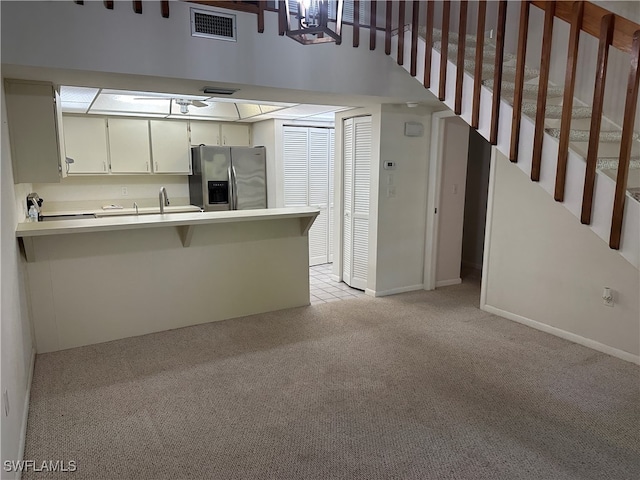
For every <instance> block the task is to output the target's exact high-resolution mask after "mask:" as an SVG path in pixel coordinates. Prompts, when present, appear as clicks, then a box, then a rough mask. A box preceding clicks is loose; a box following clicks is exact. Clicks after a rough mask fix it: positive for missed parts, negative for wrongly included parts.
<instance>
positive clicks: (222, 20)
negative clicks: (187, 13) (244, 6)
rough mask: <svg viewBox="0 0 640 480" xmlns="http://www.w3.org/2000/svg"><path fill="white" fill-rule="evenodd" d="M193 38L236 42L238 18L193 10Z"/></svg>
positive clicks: (225, 14)
mask: <svg viewBox="0 0 640 480" xmlns="http://www.w3.org/2000/svg"><path fill="white" fill-rule="evenodd" d="M191 36H192V37H205V38H215V39H216V40H227V41H231V42H235V41H236V16H235V15H233V14H227V13H220V12H212V11H209V10H199V9H197V8H192V9H191Z"/></svg>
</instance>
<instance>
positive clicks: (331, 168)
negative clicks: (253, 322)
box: [328, 129, 336, 262]
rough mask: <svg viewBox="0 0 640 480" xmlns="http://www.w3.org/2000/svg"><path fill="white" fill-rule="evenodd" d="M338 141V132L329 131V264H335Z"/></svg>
mask: <svg viewBox="0 0 640 480" xmlns="http://www.w3.org/2000/svg"><path fill="white" fill-rule="evenodd" d="M335 139H336V132H335V130H333V129H331V130H329V208H328V212H329V215H328V222H329V228H328V242H329V248H328V257H329V262H333V221H334V219H335V218H336V217H335V213H334V208H333V204H334V201H333V194H334V189H333V176H334V172H335V168H334V165H335V145H336V142H335Z"/></svg>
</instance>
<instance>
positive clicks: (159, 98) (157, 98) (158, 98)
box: [134, 97, 173, 100]
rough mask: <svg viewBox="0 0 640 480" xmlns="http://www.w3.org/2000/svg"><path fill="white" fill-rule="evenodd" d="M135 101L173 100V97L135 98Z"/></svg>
mask: <svg viewBox="0 0 640 480" xmlns="http://www.w3.org/2000/svg"><path fill="white" fill-rule="evenodd" d="M134 100H173V98H172V97H134Z"/></svg>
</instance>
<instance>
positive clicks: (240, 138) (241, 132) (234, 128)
mask: <svg viewBox="0 0 640 480" xmlns="http://www.w3.org/2000/svg"><path fill="white" fill-rule="evenodd" d="M250 128H251V127H250V126H249V125H246V124H242V123H223V124H221V126H220V132H221V134H222V145H226V146H231V147H250V146H251V130H250Z"/></svg>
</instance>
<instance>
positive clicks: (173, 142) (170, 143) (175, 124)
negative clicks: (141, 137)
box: [150, 120, 191, 174]
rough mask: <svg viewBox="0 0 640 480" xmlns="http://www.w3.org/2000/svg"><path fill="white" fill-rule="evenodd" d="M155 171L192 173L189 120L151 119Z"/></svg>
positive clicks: (152, 155)
mask: <svg viewBox="0 0 640 480" xmlns="http://www.w3.org/2000/svg"><path fill="white" fill-rule="evenodd" d="M150 124H151V157H152V159H153V172H154V173H186V174H188V173H190V169H191V151H190V145H189V130H188V124H187V122H183V121H181V120H151V121H150Z"/></svg>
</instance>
